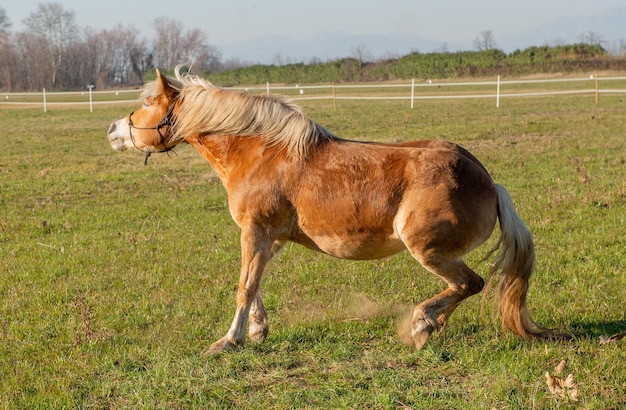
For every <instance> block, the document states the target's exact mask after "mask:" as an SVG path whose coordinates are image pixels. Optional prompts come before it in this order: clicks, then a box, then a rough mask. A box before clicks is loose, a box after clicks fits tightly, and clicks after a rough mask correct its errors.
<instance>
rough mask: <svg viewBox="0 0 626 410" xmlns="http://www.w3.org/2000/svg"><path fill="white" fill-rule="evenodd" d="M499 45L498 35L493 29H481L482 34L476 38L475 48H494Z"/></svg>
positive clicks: (479, 49)
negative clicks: (497, 41)
mask: <svg viewBox="0 0 626 410" xmlns="http://www.w3.org/2000/svg"><path fill="white" fill-rule="evenodd" d="M497 47H498V44H497V43H496V37H495V35H494V34H493V31H491V30H485V31H481V33H480V36H478V37H476V38H475V39H474V49H476V50H478V51H485V50H493V49H494V48H497Z"/></svg>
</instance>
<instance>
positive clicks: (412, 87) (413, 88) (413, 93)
mask: <svg viewBox="0 0 626 410" xmlns="http://www.w3.org/2000/svg"><path fill="white" fill-rule="evenodd" d="M414 98H415V78H412V79H411V109H413V99H414Z"/></svg>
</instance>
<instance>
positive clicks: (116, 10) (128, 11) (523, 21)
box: [0, 0, 624, 46]
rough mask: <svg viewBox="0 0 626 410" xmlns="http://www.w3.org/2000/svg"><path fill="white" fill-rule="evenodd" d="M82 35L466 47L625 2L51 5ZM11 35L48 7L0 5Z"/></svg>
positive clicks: (311, 0)
mask: <svg viewBox="0 0 626 410" xmlns="http://www.w3.org/2000/svg"><path fill="white" fill-rule="evenodd" d="M57 2H58V3H60V4H61V5H63V7H64V8H65V9H66V10H73V11H74V12H75V13H76V22H77V23H78V25H79V26H81V27H92V28H95V29H105V28H106V29H110V28H112V27H114V26H115V25H116V24H117V23H122V24H125V25H132V26H134V27H136V28H137V29H139V30H140V31H141V33H142V34H143V35H145V36H146V37H148V38H151V37H152V35H153V30H152V23H153V21H154V19H155V18H157V17H167V18H170V19H174V20H178V21H181V22H182V23H184V24H185V25H186V26H188V27H190V28H199V29H201V30H202V31H204V32H205V33H207V35H208V36H209V42H210V43H211V44H216V45H227V44H234V43H238V42H241V41H244V40H249V39H252V38H255V37H262V36H272V35H280V36H288V37H292V38H295V39H305V38H309V37H311V36H313V35H314V34H316V33H320V32H336V31H342V32H344V33H346V34H354V35H360V34H389V33H398V34H405V35H411V36H419V37H425V38H429V39H432V40H436V41H441V42H442V43H444V42H449V43H456V44H466V45H468V46H471V44H472V41H473V39H475V38H476V37H477V36H478V35H479V34H480V33H481V32H482V31H485V30H492V31H493V33H494V34H495V36H496V38H499V37H500V36H502V35H512V34H516V33H519V32H522V31H525V30H528V29H531V28H533V27H535V26H537V25H538V24H541V23H545V22H548V21H551V20H553V19H555V18H559V17H574V16H593V15H598V14H602V13H606V12H607V11H609V10H611V9H613V8H616V7H623V6H624V0H584V1H582V0H525V1H507V0H475V1H466V0H429V1H419V0H384V1H376V2H374V1H367V0H308V1H298V0H184V1H172V0H168V1H165V0H151V1H132V0H100V1H88V0H58V1H57ZM2 3H3V4H0V7H2V8H4V9H5V11H6V12H7V15H8V17H9V19H10V21H11V22H12V23H13V26H12V29H13V30H14V31H19V30H21V29H23V27H24V26H23V24H22V20H23V19H24V18H26V17H27V16H28V15H29V14H30V13H32V12H34V11H35V10H36V9H37V5H38V4H39V3H48V2H47V1H33V0H2Z"/></svg>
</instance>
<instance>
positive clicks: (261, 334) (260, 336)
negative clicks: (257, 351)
mask: <svg viewBox="0 0 626 410" xmlns="http://www.w3.org/2000/svg"><path fill="white" fill-rule="evenodd" d="M268 332H269V326H268V325H267V323H264V324H258V325H257V324H254V323H252V324H250V329H249V330H248V337H249V338H250V340H251V341H253V342H255V343H261V342H263V341H264V340H265V338H266V337H267V333H268Z"/></svg>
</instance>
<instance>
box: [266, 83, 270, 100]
mask: <svg viewBox="0 0 626 410" xmlns="http://www.w3.org/2000/svg"><path fill="white" fill-rule="evenodd" d="M266 86H267V96H268V97H269V96H270V82H269V81H268V82H267V84H266Z"/></svg>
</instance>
